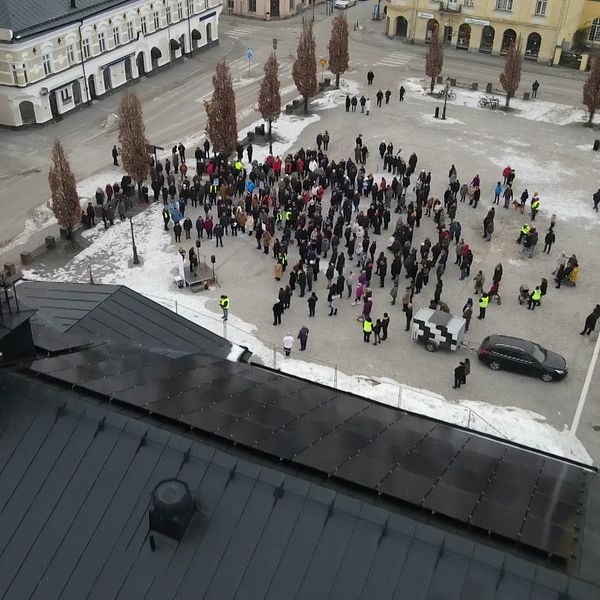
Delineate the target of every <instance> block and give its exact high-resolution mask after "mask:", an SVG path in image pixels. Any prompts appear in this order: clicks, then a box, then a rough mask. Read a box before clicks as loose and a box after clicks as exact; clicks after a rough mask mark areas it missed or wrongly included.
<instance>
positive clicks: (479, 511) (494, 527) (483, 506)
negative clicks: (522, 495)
mask: <svg viewBox="0 0 600 600" xmlns="http://www.w3.org/2000/svg"><path fill="white" fill-rule="evenodd" d="M526 510H527V506H526V505H525V506H523V505H521V506H520V508H519V507H516V506H513V505H512V504H511V503H508V504H497V503H496V502H492V501H490V500H488V499H487V498H485V497H484V498H483V499H482V500H480V501H479V503H478V504H477V506H476V507H475V510H474V511H473V514H472V516H471V519H470V523H471V525H475V526H476V527H479V528H480V529H483V530H485V531H489V532H490V533H492V532H493V533H496V534H498V535H501V536H503V537H506V538H509V539H513V540H516V539H518V535H519V531H520V530H521V524H522V523H523V518H524V516H525V512H526Z"/></svg>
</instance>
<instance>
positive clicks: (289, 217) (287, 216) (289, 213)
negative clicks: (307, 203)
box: [285, 210, 292, 229]
mask: <svg viewBox="0 0 600 600" xmlns="http://www.w3.org/2000/svg"><path fill="white" fill-rule="evenodd" d="M291 224H292V211H291V210H286V211H285V227H286V229H287V228H288V227H289V226H290V225H291Z"/></svg>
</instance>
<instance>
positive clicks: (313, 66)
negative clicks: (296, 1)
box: [292, 21, 317, 113]
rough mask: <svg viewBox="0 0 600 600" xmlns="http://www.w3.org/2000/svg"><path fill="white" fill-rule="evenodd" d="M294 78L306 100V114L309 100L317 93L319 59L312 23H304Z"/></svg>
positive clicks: (293, 73)
mask: <svg viewBox="0 0 600 600" xmlns="http://www.w3.org/2000/svg"><path fill="white" fill-rule="evenodd" d="M292 77H293V78H294V83H295V84H296V87H297V88H298V91H299V92H300V94H301V95H302V97H303V98H304V112H305V113H307V112H308V100H309V99H310V97H311V96H314V95H315V93H316V92H317V57H316V43H315V36H314V35H313V25H312V22H310V21H308V22H305V23H304V26H303V29H302V33H301V34H300V40H299V41H298V49H297V50H296V60H295V61H294V66H293V67H292Z"/></svg>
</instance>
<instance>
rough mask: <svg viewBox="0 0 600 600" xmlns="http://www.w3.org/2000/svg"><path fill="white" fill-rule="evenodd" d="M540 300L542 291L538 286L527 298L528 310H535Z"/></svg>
mask: <svg viewBox="0 0 600 600" xmlns="http://www.w3.org/2000/svg"><path fill="white" fill-rule="evenodd" d="M541 299H542V290H540V286H539V285H538V286H536V288H535V290H533V292H531V295H530V296H529V306H528V307H527V308H529V310H535V307H536V306H539V305H540V301H541Z"/></svg>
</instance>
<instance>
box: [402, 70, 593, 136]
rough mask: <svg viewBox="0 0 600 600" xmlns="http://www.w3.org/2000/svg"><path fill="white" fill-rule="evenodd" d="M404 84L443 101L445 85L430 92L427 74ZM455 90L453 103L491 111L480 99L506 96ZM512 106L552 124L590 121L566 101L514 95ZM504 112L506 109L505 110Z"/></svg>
mask: <svg viewBox="0 0 600 600" xmlns="http://www.w3.org/2000/svg"><path fill="white" fill-rule="evenodd" d="M402 85H403V86H404V87H405V89H406V91H407V93H409V94H416V95H419V96H420V97H421V99H427V100H431V101H432V102H439V101H440V98H438V97H437V93H436V92H438V91H440V90H441V89H443V86H440V85H436V86H435V88H434V94H435V95H433V96H430V95H429V93H428V92H429V81H428V80H427V79H425V78H422V77H411V78H409V79H406V80H404V81H403V82H402ZM452 90H453V91H454V93H455V94H456V100H451V101H450V102H449V103H450V105H452V104H456V105H462V106H467V107H469V108H476V109H479V110H488V111H489V110H490V109H489V108H481V107H480V106H479V99H480V98H481V97H482V96H495V97H497V98H499V99H500V103H501V104H502V105H503V104H504V96H498V95H497V94H495V93H492V94H485V93H483V92H480V91H477V92H475V91H472V90H465V89H463V88H458V87H454V88H452ZM510 106H511V108H512V109H513V110H512V112H511V113H509V114H512V115H514V116H516V117H519V118H521V119H527V120H529V121H542V122H544V123H551V124H553V125H571V124H572V123H585V122H586V121H587V112H586V111H584V110H583V109H581V108H575V107H574V106H569V105H566V104H558V103H556V102H546V101H544V100H537V99H536V100H520V99H519V98H513V99H512V100H511V101H510ZM501 114H507V113H504V112H502V113H501ZM595 122H597V121H595Z"/></svg>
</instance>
